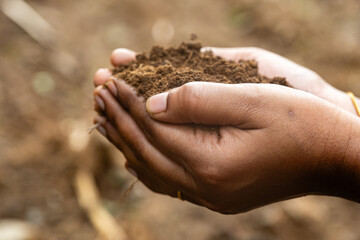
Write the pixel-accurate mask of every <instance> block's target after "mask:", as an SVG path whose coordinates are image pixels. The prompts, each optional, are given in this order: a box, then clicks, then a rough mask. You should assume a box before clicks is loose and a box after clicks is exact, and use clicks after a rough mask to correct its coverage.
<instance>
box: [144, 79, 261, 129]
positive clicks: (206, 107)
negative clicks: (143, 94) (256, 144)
mask: <svg viewBox="0 0 360 240" xmlns="http://www.w3.org/2000/svg"><path fill="white" fill-rule="evenodd" d="M254 85H255V84H219V83H207V82H191V83H187V84H185V85H183V86H181V87H179V88H176V89H173V90H170V91H169V92H165V93H160V94H157V95H154V96H152V97H150V98H149V99H148V100H147V102H146V109H147V112H148V113H149V114H150V116H151V117H152V118H153V119H156V120H159V121H163V122H168V123H182V124H184V123H194V124H205V125H231V124H244V123H245V122H248V121H252V119H256V118H255V117H254V116H255V115H257V114H258V113H259V112H260V111H261V106H260V105H261V101H259V99H261V98H260V97H259V96H258V95H259V94H260V92H259V91H257V90H256V89H257V86H254ZM249 88H251V89H249ZM251 125H252V124H251Z"/></svg>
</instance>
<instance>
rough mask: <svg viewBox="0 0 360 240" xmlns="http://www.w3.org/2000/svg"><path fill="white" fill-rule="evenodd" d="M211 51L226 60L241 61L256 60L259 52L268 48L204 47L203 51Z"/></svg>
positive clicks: (261, 52)
mask: <svg viewBox="0 0 360 240" xmlns="http://www.w3.org/2000/svg"><path fill="white" fill-rule="evenodd" d="M206 51H211V52H213V53H214V55H216V56H219V57H222V58H224V59H226V60H232V61H235V62H237V61H239V60H256V59H257V58H258V56H259V54H263V53H264V52H267V51H266V50H263V49H260V48H255V47H240V48H216V47H203V48H202V49H201V52H206Z"/></svg>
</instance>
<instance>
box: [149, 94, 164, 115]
mask: <svg viewBox="0 0 360 240" xmlns="http://www.w3.org/2000/svg"><path fill="white" fill-rule="evenodd" d="M168 95H169V93H168V92H165V93H160V94H157V95H154V96H152V97H150V98H149V99H148V100H147V101H146V109H147V111H148V112H149V113H152V114H155V113H161V112H164V111H165V110H166V107H167V98H168Z"/></svg>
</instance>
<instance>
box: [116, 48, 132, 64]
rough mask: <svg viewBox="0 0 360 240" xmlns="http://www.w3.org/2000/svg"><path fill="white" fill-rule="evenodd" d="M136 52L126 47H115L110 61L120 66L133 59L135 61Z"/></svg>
mask: <svg viewBox="0 0 360 240" xmlns="http://www.w3.org/2000/svg"><path fill="white" fill-rule="evenodd" d="M135 59H136V53H135V52H134V51H131V50H129V49H126V48H118V49H115V50H114V51H113V52H112V53H111V57H110V61H111V64H112V65H114V66H118V65H121V64H126V63H129V62H131V61H135Z"/></svg>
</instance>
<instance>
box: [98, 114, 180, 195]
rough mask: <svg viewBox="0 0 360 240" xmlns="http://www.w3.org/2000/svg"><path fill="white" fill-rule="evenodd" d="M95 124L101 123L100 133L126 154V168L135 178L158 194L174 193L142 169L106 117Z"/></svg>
mask: <svg viewBox="0 0 360 240" xmlns="http://www.w3.org/2000/svg"><path fill="white" fill-rule="evenodd" d="M94 123H99V124H100V125H99V126H98V130H99V132H100V133H101V134H102V135H103V136H104V137H106V138H107V139H108V140H109V141H110V142H111V143H113V144H114V145H115V146H116V147H117V148H118V149H119V150H121V151H122V152H123V153H124V155H125V158H126V160H127V162H126V163H125V168H126V169H127V170H128V171H129V172H130V173H131V174H132V175H133V176H135V177H136V178H138V179H139V180H140V181H141V182H143V183H144V184H145V185H146V186H147V187H148V188H149V189H150V190H152V191H154V192H156V193H161V194H168V193H169V192H172V191H174V189H173V188H171V187H170V186H169V185H167V184H166V182H164V181H160V180H159V179H158V178H157V177H156V176H155V175H154V174H153V173H151V172H148V171H147V169H145V168H142V167H141V163H140V162H139V161H138V160H137V158H136V156H135V154H134V153H133V152H132V150H131V149H130V148H129V147H128V145H127V144H126V143H125V142H124V141H123V140H122V139H121V137H120V135H119V134H118V133H117V131H116V129H115V127H114V126H113V125H112V124H111V123H110V122H109V121H107V120H106V118H105V117H103V116H97V117H96V118H95V120H94Z"/></svg>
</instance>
